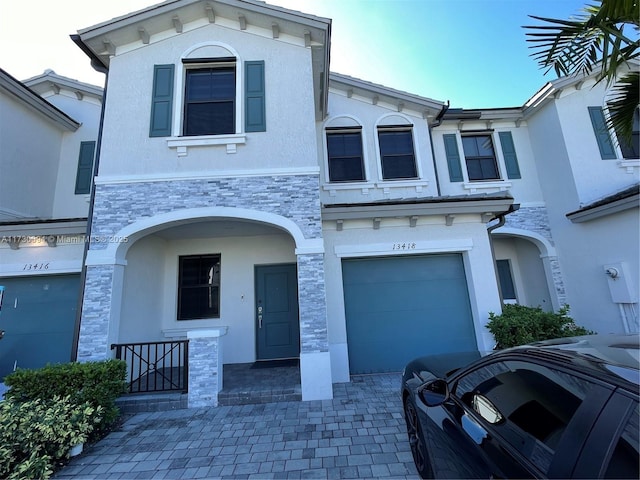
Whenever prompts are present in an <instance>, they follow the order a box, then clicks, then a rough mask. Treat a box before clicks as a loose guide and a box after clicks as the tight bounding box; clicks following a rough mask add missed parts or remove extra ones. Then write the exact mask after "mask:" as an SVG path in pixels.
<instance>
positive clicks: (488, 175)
mask: <svg viewBox="0 0 640 480" xmlns="http://www.w3.org/2000/svg"><path fill="white" fill-rule="evenodd" d="M462 148H463V149H464V158H465V160H466V162H467V173H468V174H469V180H470V181H474V180H498V179H499V178H500V175H499V174H498V164H497V163H496V154H495V151H494V149H493V142H492V141H491V135H473V136H464V137H462Z"/></svg>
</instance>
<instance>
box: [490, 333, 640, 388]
mask: <svg viewBox="0 0 640 480" xmlns="http://www.w3.org/2000/svg"><path fill="white" fill-rule="evenodd" d="M503 352H504V353H507V352H522V353H525V352H526V353H527V354H529V355H534V356H542V357H545V358H547V359H556V360H557V361H559V362H561V363H571V364H572V365H573V366H574V367H575V368H577V369H580V370H587V371H590V372H591V373H594V374H596V376H600V377H603V379H608V380H609V381H613V382H614V383H617V384H619V383H620V380H622V381H623V382H624V383H630V384H632V385H634V386H636V387H637V386H638V385H640V335H638V334H627V335H619V334H615V335H613V334H612V335H587V336H582V337H567V338H558V339H555V340H545V341H541V342H534V343H531V344H528V345H522V346H520V347H514V348H511V349H508V350H506V351H503ZM634 390H636V391H637V388H635V389H634Z"/></svg>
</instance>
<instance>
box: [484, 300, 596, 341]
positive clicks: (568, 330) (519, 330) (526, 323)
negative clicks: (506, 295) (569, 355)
mask: <svg viewBox="0 0 640 480" xmlns="http://www.w3.org/2000/svg"><path fill="white" fill-rule="evenodd" d="M568 313H569V306H568V305H565V306H564V307H562V308H561V309H560V310H559V311H558V312H557V313H554V312H545V311H543V310H542V308H540V307H537V308H534V307H525V306H524V305H511V304H507V305H504V306H503V308H502V314H501V315H496V314H494V313H493V312H489V323H488V324H487V328H488V329H489V331H490V332H491V333H492V334H493V337H494V338H495V340H496V342H497V347H498V348H509V347H515V346H517V345H524V344H526V343H531V342H537V341H539V340H551V339H553V338H561V337H574V336H578V335H590V334H593V333H595V332H592V331H591V330H587V329H586V328H583V327H579V326H578V325H576V324H575V323H574V321H573V319H572V318H571V317H569V316H568Z"/></svg>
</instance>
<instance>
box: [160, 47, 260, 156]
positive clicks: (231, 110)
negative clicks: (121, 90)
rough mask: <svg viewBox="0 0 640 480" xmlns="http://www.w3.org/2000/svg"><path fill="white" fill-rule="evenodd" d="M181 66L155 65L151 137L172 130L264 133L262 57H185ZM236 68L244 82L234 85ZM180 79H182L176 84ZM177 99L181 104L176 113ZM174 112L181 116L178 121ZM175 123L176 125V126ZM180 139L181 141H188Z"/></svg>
mask: <svg viewBox="0 0 640 480" xmlns="http://www.w3.org/2000/svg"><path fill="white" fill-rule="evenodd" d="M182 64H183V65H182V69H181V70H180V71H179V72H177V73H176V66H175V65H173V64H166V65H155V66H154V71H153V88H152V94H151V97H152V98H151V121H150V128H149V136H150V137H170V136H171V135H172V134H173V135H178V136H181V137H189V136H191V137H206V136H216V135H220V136H225V135H236V136H237V135H241V134H243V133H245V132H264V131H266V128H267V127H266V118H267V116H266V109H265V106H266V101H265V99H266V91H265V65H264V61H263V60H252V61H248V60H247V61H244V62H239V61H238V60H237V59H236V58H235V57H216V58H184V59H182ZM240 68H242V69H243V70H242V71H243V75H242V76H243V80H244V81H243V82H242V85H239V83H238V78H239V77H240V76H241V75H240V72H239V70H238V69H240ZM180 78H182V80H183V83H180V82H178V80H179V79H180ZM176 82H177V83H176ZM176 84H177V85H181V86H182V87H180V88H179V90H180V91H178V92H175V88H174V87H175V85H176ZM175 101H177V102H178V105H180V107H179V108H177V109H176V112H174V103H175ZM176 115H181V118H180V121H179V122H178V121H177V120H178V119H176V118H175V116H176ZM239 117H244V128H243V127H242V126H241V125H240V124H239V119H240V118H239ZM174 125H176V126H177V125H180V126H179V127H177V128H176V129H174V128H173V126H174ZM175 130H177V131H175ZM208 140H211V139H204V140H203V139H192V142H193V143H190V144H189V143H188V141H187V144H188V145H208V144H207V143H202V142H203V141H208ZM181 141H183V145H184V142H185V141H186V140H185V139H184V138H183V139H182V140H181ZM197 142H201V143H197ZM231 143H238V142H231ZM240 143H244V141H242V142H240ZM210 144H211V143H210ZM217 144H220V142H219V143H217ZM169 146H171V143H170V144H169Z"/></svg>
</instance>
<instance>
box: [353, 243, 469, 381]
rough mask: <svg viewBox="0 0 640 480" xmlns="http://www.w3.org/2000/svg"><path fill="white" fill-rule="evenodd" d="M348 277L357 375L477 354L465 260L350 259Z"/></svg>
mask: <svg viewBox="0 0 640 480" xmlns="http://www.w3.org/2000/svg"><path fill="white" fill-rule="evenodd" d="M342 275H343V282H344V300H345V314H346V322H347V343H348V349H349V365H350V371H351V373H352V374H360V373H379V372H399V371H401V370H402V368H403V367H404V365H405V364H406V363H407V362H408V361H409V360H411V359H413V358H415V357H418V356H422V355H432V354H440V353H453V352H468V351H475V350H477V343H476V337H475V333H474V328H473V319H472V315H471V308H470V303H469V291H468V289H467V279H466V276H465V271H464V264H463V261H462V255H460V254H443V255H415V256H402V257H383V258H358V259H344V260H343V261H342Z"/></svg>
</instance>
